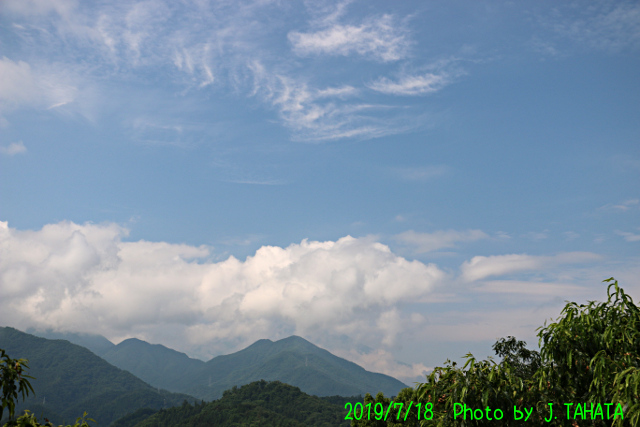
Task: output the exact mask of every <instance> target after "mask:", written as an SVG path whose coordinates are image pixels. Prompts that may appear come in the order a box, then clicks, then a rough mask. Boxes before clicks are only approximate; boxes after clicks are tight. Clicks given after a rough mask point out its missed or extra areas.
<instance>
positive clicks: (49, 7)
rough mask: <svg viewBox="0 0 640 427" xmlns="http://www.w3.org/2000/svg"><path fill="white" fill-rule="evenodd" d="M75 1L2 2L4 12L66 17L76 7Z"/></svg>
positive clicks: (9, 0) (35, 0)
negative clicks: (53, 13) (53, 14)
mask: <svg viewBox="0 0 640 427" xmlns="http://www.w3.org/2000/svg"><path fill="white" fill-rule="evenodd" d="M77 3H78V2H77V1H76V0H4V1H3V4H2V8H3V9H4V10H5V11H8V12H12V13H19V14H22V15H46V14H49V13H51V12H56V13H57V14H59V15H60V16H64V17H67V16H69V14H70V13H71V12H72V11H73V9H75V7H76V6H77Z"/></svg>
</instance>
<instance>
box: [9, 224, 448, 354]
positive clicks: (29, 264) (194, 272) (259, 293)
mask: <svg viewBox="0 0 640 427" xmlns="http://www.w3.org/2000/svg"><path fill="white" fill-rule="evenodd" d="M126 235H127V230H126V229H124V228H122V227H120V226H118V225H116V224H100V225H94V224H84V225H78V224H74V223H71V222H62V223H58V224H50V225H47V226H45V227H43V228H42V229H41V230H38V231H18V230H15V229H12V228H9V227H8V224H7V223H6V222H1V223H0V323H2V324H5V325H7V324H9V325H14V326H18V327H21V328H27V327H31V326H33V327H40V328H42V327H44V328H54V329H66V330H75V331H80V332H94V333H100V334H103V335H105V336H107V337H108V338H111V339H114V340H116V341H117V339H121V338H123V337H127V336H138V337H140V338H142V339H147V340H151V341H153V342H163V343H165V344H166V345H169V346H171V347H173V348H178V349H180V350H182V351H187V350H193V348H196V347H198V346H200V347H202V355H205V356H206V355H209V356H210V355H213V354H219V353H220V352H224V351H229V350H236V349H237V348H236V347H231V348H230V347H228V346H230V345H231V344H229V343H230V342H232V343H233V345H234V346H235V345H237V343H238V340H241V341H242V342H243V343H244V344H248V343H251V342H253V341H255V340H257V339H259V338H265V337H271V338H282V337H283V336H287V335H290V334H294V333H295V334H299V335H303V336H305V337H308V338H309V339H311V340H312V341H314V342H319V341H322V340H323V339H325V338H323V337H327V336H329V337H330V336H333V335H336V336H337V335H343V334H345V333H348V334H350V336H352V337H354V339H361V338H362V337H365V339H368V340H369V342H370V343H372V344H374V345H375V346H376V347H385V346H386V347H388V346H389V345H391V344H392V343H394V342H395V339H396V338H395V337H396V335H398V334H401V333H403V325H404V324H405V323H406V322H407V321H409V322H410V321H412V320H411V318H409V319H407V318H405V317H403V316H401V315H400V314H399V312H398V311H397V308H396V306H397V304H399V303H401V302H409V301H416V300H419V299H420V298H425V297H426V296H427V295H429V294H430V293H431V291H432V289H433V288H434V286H436V285H437V284H439V283H441V282H442V281H443V280H444V279H445V274H444V273H443V272H442V271H441V270H440V269H438V267H436V266H435V265H433V264H428V265H426V264H423V263H421V262H419V261H408V260H406V259H404V258H402V257H399V256H397V255H395V254H393V253H392V252H391V251H390V249H389V248H388V247H387V246H385V245H383V244H381V243H377V242H375V241H373V240H370V239H357V238H353V237H349V236H347V237H343V238H341V239H339V240H337V241H327V242H316V241H307V240H303V241H302V242H301V243H300V244H292V245H290V246H288V247H286V248H280V247H273V246H263V247H262V248H260V249H259V250H258V251H257V252H256V253H255V255H254V256H250V257H248V258H247V259H246V260H245V261H241V260H238V259H236V258H234V257H230V258H228V259H227V260H225V261H221V262H214V261H211V260H210V259H211V256H212V255H211V248H209V247H206V246H200V247H194V246H190V245H184V244H169V243H164V242H147V241H137V242H124V241H122V239H123V238H124V237H125V236H126ZM365 329H366V333H365V332H363V331H364V330H365ZM167 330H172V331H174V332H176V331H179V332H180V333H178V334H175V333H172V334H167V333H166V331H167ZM371 337H375V338H374V339H373V341H371ZM232 338H233V339H232ZM356 342H357V341H356Z"/></svg>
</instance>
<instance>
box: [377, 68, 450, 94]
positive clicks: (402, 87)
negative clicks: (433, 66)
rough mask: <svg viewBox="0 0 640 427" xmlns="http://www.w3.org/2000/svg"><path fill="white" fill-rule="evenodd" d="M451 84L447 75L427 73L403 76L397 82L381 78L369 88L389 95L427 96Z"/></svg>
mask: <svg viewBox="0 0 640 427" xmlns="http://www.w3.org/2000/svg"><path fill="white" fill-rule="evenodd" d="M449 83H451V78H450V76H449V75H447V74H445V73H442V74H433V73H426V74H422V75H410V76H403V77H401V78H400V79H398V80H396V81H394V80H391V79H389V78H387V77H381V78H379V79H378V80H376V81H374V82H372V83H370V84H369V85H368V87H369V88H370V89H373V90H375V91H377V92H381V93H385V94H389V95H427V94H430V93H433V92H437V91H439V90H441V89H442V88H444V87H445V86H446V85H448V84H449Z"/></svg>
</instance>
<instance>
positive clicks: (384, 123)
mask: <svg viewBox="0 0 640 427" xmlns="http://www.w3.org/2000/svg"><path fill="white" fill-rule="evenodd" d="M31 3H33V4H32V5H33V7H34V8H35V9H36V10H38V11H39V12H38V13H35V12H31V11H30V10H29V9H28V8H26V7H23V6H22V5H21V3H20V2H18V1H16V0H8V2H7V4H8V6H7V9H8V10H10V11H11V13H12V14H13V15H12V17H15V19H16V20H15V31H16V32H17V33H20V34H21V37H22V38H23V39H24V40H29V43H30V44H31V45H33V46H38V48H39V49H43V57H45V58H46V57H47V54H45V52H49V54H48V56H49V58H50V60H51V61H52V60H53V58H54V55H55V60H56V61H57V62H56V63H57V64H58V66H57V69H72V70H74V76H73V78H72V79H71V80H69V81H70V82H71V81H73V82H76V81H83V82H84V83H85V84H86V85H87V86H91V87H90V90H89V92H91V91H93V92H94V93H102V92H103V91H105V90H106V89H104V88H100V87H98V86H100V85H101V84H104V83H105V82H109V83H113V82H131V81H138V80H139V81H140V82H141V84H140V85H137V88H136V90H138V91H140V92H143V91H145V90H150V89H149V88H147V87H145V85H144V82H145V81H146V76H147V75H151V74H152V75H153V76H154V79H156V81H157V82H158V84H157V85H154V88H163V87H164V88H165V89H168V90H170V91H173V92H176V91H177V92H178V93H177V94H176V93H173V92H172V93H165V96H171V97H173V96H176V95H178V96H186V95H188V94H193V92H194V91H201V93H206V94H207V96H211V97H212V99H215V98H217V97H218V96H219V95H221V94H227V93H231V94H234V95H239V96H240V97H242V96H246V95H249V97H252V96H253V97H254V99H259V100H261V101H262V103H263V106H264V107H266V108H267V109H271V110H273V111H276V112H277V114H278V117H279V120H280V122H281V123H282V124H283V125H284V126H285V127H287V128H288V129H289V130H290V131H291V133H292V138H293V139H294V140H304V141H332V140H339V139H348V138H352V139H353V138H355V139H368V138H376V137H381V136H385V135H391V134H397V133H402V132H406V131H409V130H413V129H416V128H420V127H422V126H424V123H425V122H429V123H430V122H431V121H432V120H429V118H428V117H427V118H425V115H426V114H427V113H426V112H425V111H424V110H421V111H420V110H419V109H418V108H416V107H414V106H403V105H398V103H397V102H395V101H394V102H390V103H389V104H381V103H380V102H379V100H375V98H374V97H375V96H376V94H375V92H379V93H386V94H390V95H394V96H397V95H418V94H426V93H430V92H433V91H435V90H439V89H441V88H442V87H444V86H445V85H446V84H449V83H450V79H451V73H450V72H446V73H445V72H444V71H442V70H438V71H433V72H430V73H423V74H415V75H408V74H406V75H401V76H400V77H399V78H397V79H396V80H392V79H390V78H388V77H385V76H381V77H380V78H379V79H378V80H376V81H375V82H373V83H371V84H369V85H368V86H367V85H365V84H362V83H361V82H362V81H363V80H364V79H361V78H358V76H354V75H353V74H352V73H347V74H344V75H340V74H335V73H332V76H331V79H330V80H332V81H331V82H329V81H328V80H327V79H326V78H325V77H326V76H325V75H324V74H326V73H323V72H322V69H319V68H318V67H316V66H311V65H310V66H309V67H307V66H306V63H305V60H304V58H303V57H307V56H318V55H320V56H322V55H325V56H326V55H330V56H338V57H345V56H348V57H350V60H351V59H353V60H357V61H375V62H382V63H393V62H398V61H401V60H402V61H403V62H401V65H402V64H405V63H406V62H411V58H410V56H409V50H410V47H411V46H412V43H413V41H412V40H411V30H410V27H409V26H408V25H407V23H406V22H405V21H406V19H405V20H403V18H402V17H398V16H396V15H392V14H382V15H365V16H359V17H353V16H347V14H346V10H347V8H348V5H349V3H348V2H341V3H337V4H330V3H329V4H326V5H321V6H317V5H311V4H308V5H307V6H308V7H307V9H308V11H309V15H310V19H309V20H308V21H307V23H306V24H307V26H308V28H309V30H307V31H303V30H295V29H290V28H288V27H287V22H286V21H287V16H289V15H288V13H290V10H288V9H287V8H286V7H283V5H282V4H279V3H278V2H272V1H252V0H246V1H239V2H226V1H222V2H213V3H204V2H203V3H197V4H194V5H192V6H191V7H186V6H185V5H184V4H182V3H171V2H167V1H163V0H155V1H150V0H143V1H135V2H118V1H114V2H106V3H97V4H91V5H88V4H83V3H79V2H74V1H63V0H57V1H56V2H53V3H52V4H50V5H47V4H45V3H46V2H40V1H37V0H30V4H31ZM265 16H269V17H271V19H269V20H265V19H264V17H265ZM22 21H24V23H25V25H22V24H21V22H22ZM32 22H33V23H36V24H37V26H38V28H40V29H38V30H36V29H35V28H36V26H34V25H29V24H30V23H32ZM178 23H179V25H176V24H178ZM78 57H82V58H84V59H83V63H82V66H78V64H77V61H76V59H77V58H78ZM307 62H308V61H307ZM52 64H53V63H49V64H46V63H44V62H43V63H42V64H41V65H39V66H38V71H37V72H35V71H34V68H33V65H32V64H28V63H26V62H20V61H14V60H12V59H6V58H5V60H4V63H3V64H0V67H2V68H4V71H5V72H4V74H7V75H8V77H10V78H4V79H3V80H2V81H3V82H8V81H17V80H20V81H18V83H19V84H18V85H15V84H12V85H9V84H8V83H7V84H6V87H4V86H2V83H0V108H3V107H4V109H7V108H10V107H9V106H10V105H11V106H18V107H27V108H43V106H44V108H47V107H52V108H53V107H60V106H64V105H67V104H70V103H72V102H74V101H77V100H80V101H82V100H83V99H84V98H85V97H86V96H85V94H84V93H83V91H84V88H78V87H77V85H75V84H70V83H66V85H65V84H64V83H65V82H67V80H64V79H60V78H57V77H56V76H58V77H59V76H60V75H59V73H57V72H53V70H54V68H55V67H52ZM301 65H302V67H301ZM402 66H404V65H402ZM2 68H0V73H2ZM43 82H49V83H46V84H45V83H43ZM319 82H325V83H322V84H321V83H319ZM43 85H45V86H47V85H48V86H50V87H49V88H44V89H43ZM14 87H22V88H24V89H25V90H21V91H19V92H18V91H15V90H13V89H12V88H14ZM371 89H373V91H372V90H371ZM109 90H111V88H110V89H109ZM160 90H162V89H160ZM3 92H4V94H5V95H6V96H3V95H2V93H3ZM43 94H44V95H46V96H45V97H46V98H47V100H46V102H42V101H39V103H38V102H37V100H38V99H41V98H43V96H44V95H43ZM158 95H159V93H158V92H156V93H155V94H154V95H153V96H154V97H155V96H158ZM140 98H142V99H144V97H140ZM94 99H98V98H97V97H94ZM3 104H4V105H3ZM11 108H13V107H11ZM78 110H79V111H83V110H85V109H84V108H79V109H78ZM133 114H135V113H133ZM166 120H167V118H166V117H156V118H153V121H155V122H159V123H162V122H165V121H166ZM171 120H172V121H174V122H175V121H179V119H177V118H176V117H172V118H171ZM185 129H187V127H185ZM156 133H158V132H156ZM165 133H166V132H165ZM163 138H164V137H161V138H160V140H163Z"/></svg>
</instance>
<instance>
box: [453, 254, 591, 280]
mask: <svg viewBox="0 0 640 427" xmlns="http://www.w3.org/2000/svg"><path fill="white" fill-rule="evenodd" d="M599 259H600V256H599V255H597V254H594V253H591V252H566V253H561V254H558V255H555V256H539V255H526V254H511V255H494V256H488V257H486V256H476V257H473V258H471V260H470V261H465V262H464V263H463V264H462V266H461V267H460V269H461V272H462V278H463V279H464V280H466V281H475V280H482V279H484V278H486V277H490V276H503V275H507V274H511V273H516V272H522V271H531V270H541V271H543V270H547V269H549V268H553V267H556V266H558V265H561V264H574V263H576V264H579V263H587V262H592V261H596V260H599Z"/></svg>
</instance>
